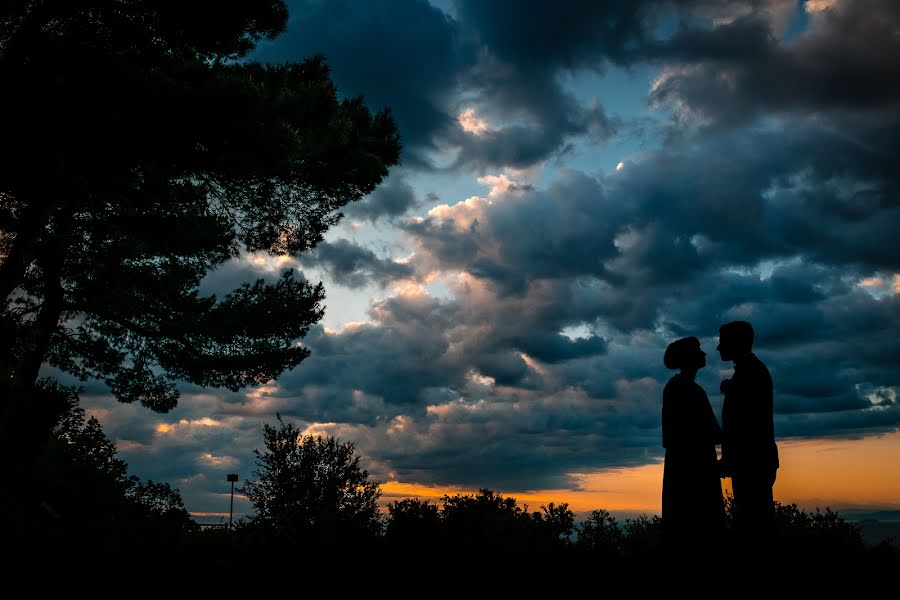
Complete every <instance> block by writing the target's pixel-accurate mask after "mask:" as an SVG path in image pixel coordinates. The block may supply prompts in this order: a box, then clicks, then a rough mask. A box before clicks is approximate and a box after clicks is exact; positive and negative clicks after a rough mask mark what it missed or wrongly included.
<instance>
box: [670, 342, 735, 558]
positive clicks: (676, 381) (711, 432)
mask: <svg viewBox="0 0 900 600" xmlns="http://www.w3.org/2000/svg"><path fill="white" fill-rule="evenodd" d="M663 362H664V363H665V365H666V367H668V368H670V369H680V370H681V372H680V373H678V374H677V375H675V376H674V377H672V379H670V380H669V383H667V384H666V388H665V391H663V409H662V431H663V447H664V448H665V449H666V465H665V471H664V474H663V493H662V516H663V528H664V532H665V536H666V541H667V543H668V544H672V545H675V546H678V545H682V544H684V543H691V544H695V543H704V542H709V541H711V540H712V538H713V537H714V536H715V535H716V534H717V533H718V532H719V531H721V529H722V528H723V527H724V522H725V510H724V505H723V502H722V484H721V482H720V481H719V469H718V465H717V464H716V444H719V443H721V441H722V439H721V438H722V430H721V429H720V428H719V422H718V421H716V417H715V415H714V414H713V410H712V407H711V406H710V405H709V398H707V396H706V392H704V391H703V388H701V387H700V386H699V385H697V383H696V382H695V381H694V378H695V377H696V376H697V371H698V370H700V369H702V368H703V367H705V366H706V353H705V352H703V350H701V349H700V340H698V339H697V338H695V337H688V338H683V339H680V340H678V341H675V342H672V343H671V344H669V347H668V348H667V349H666V354H665V357H664V359H663Z"/></svg>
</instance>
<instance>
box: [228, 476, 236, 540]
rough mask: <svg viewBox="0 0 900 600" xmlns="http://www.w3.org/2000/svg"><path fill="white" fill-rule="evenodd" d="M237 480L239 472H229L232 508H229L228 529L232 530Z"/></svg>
mask: <svg viewBox="0 0 900 600" xmlns="http://www.w3.org/2000/svg"><path fill="white" fill-rule="evenodd" d="M237 480H238V476H237V473H229V474H228V478H227V481H230V482H231V508H230V509H229V510H228V531H231V521H232V519H233V518H234V482H235V481H237Z"/></svg>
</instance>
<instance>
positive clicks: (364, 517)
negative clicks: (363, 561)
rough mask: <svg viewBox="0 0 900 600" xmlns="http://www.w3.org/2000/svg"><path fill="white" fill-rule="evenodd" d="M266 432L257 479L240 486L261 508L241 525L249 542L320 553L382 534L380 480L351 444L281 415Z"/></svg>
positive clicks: (258, 455) (258, 453) (367, 540)
mask: <svg viewBox="0 0 900 600" xmlns="http://www.w3.org/2000/svg"><path fill="white" fill-rule="evenodd" d="M263 436H264V443H265V451H264V452H260V451H258V450H256V451H255V454H256V464H257V470H256V471H254V475H256V477H258V479H256V480H250V481H247V482H246V483H245V484H244V486H243V487H242V488H241V489H240V491H241V493H243V494H245V495H246V496H247V498H248V499H249V500H250V501H251V502H252V503H253V508H254V509H255V512H256V514H255V515H254V516H253V517H252V518H250V519H249V520H248V521H247V522H246V523H245V524H242V526H241V527H240V528H239V529H240V530H241V531H240V533H241V535H242V536H243V537H244V539H245V540H248V541H249V542H251V543H255V541H258V540H263V541H265V542H266V543H271V542H277V543H278V544H279V545H282V546H292V547H296V548H303V549H304V550H307V551H314V550H315V551H319V550H328V549H337V548H339V547H341V546H342V545H343V544H347V543H350V542H352V543H356V544H359V543H365V542H371V541H373V540H375V539H377V538H378V537H379V535H380V534H381V532H382V527H383V522H382V517H381V513H380V511H379V509H378V498H379V497H380V496H381V490H380V485H381V484H380V483H378V482H376V481H370V480H369V472H368V471H366V470H365V469H363V468H362V467H361V466H360V457H359V456H358V455H357V454H356V447H355V446H354V444H353V443H352V442H341V441H340V440H338V439H337V438H335V437H332V436H312V435H304V434H303V433H302V432H301V431H300V429H298V428H297V427H296V426H295V425H293V424H291V423H285V422H284V421H283V420H282V419H281V416H280V415H279V416H278V426H277V427H273V426H271V425H265V428H264V433H263Z"/></svg>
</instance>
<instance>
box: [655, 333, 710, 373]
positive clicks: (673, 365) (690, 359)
mask: <svg viewBox="0 0 900 600" xmlns="http://www.w3.org/2000/svg"><path fill="white" fill-rule="evenodd" d="M663 363H665V365H666V367H667V368H669V369H681V370H682V371H685V370H687V371H694V372H696V371H697V370H699V369H702V368H703V367H705V366H706V352H704V351H703V350H701V349H700V340H698V339H697V338H695V337H693V336H691V337H686V338H681V339H680V340H675V341H674V342H672V343H671V344H669V347H668V348H666V354H665V356H663Z"/></svg>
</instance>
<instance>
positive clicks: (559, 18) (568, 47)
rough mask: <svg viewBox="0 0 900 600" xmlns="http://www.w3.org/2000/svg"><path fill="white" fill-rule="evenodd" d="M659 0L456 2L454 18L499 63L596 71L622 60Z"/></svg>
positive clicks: (642, 33)
mask: <svg viewBox="0 0 900 600" xmlns="http://www.w3.org/2000/svg"><path fill="white" fill-rule="evenodd" d="M658 4H660V3H659V2H634V1H632V0H613V1H610V2H592V1H591V0H574V1H564V2H552V3H550V2H543V1H542V0H527V1H519V0H515V1H513V0H508V1H502V0H501V1H495V2H481V1H479V0H457V2H456V3H455V5H456V7H457V11H458V12H459V15H460V18H461V20H462V21H463V22H465V23H466V24H467V25H469V26H470V27H472V28H473V29H474V30H475V31H477V33H478V35H479V37H480V39H481V40H482V41H483V43H484V44H485V45H486V46H487V47H488V48H490V49H491V51H492V52H493V53H495V54H496V55H497V56H498V57H499V58H501V59H502V60H504V61H506V62H508V63H511V64H516V65H519V66H521V67H523V68H524V69H533V70H552V69H555V68H557V67H560V66H562V67H566V68H570V69H571V68H577V67H588V68H594V69H596V68H602V67H603V63H604V62H605V61H607V60H612V61H616V62H624V61H625V60H626V58H627V56H628V54H629V50H630V49H633V48H635V47H637V46H640V45H641V43H642V42H643V41H644V39H645V38H646V36H647V31H646V30H647V28H648V19H647V17H648V15H649V13H651V12H652V10H653V8H654V5H658Z"/></svg>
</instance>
